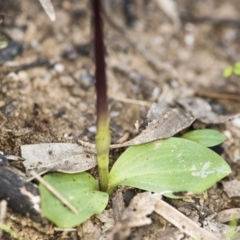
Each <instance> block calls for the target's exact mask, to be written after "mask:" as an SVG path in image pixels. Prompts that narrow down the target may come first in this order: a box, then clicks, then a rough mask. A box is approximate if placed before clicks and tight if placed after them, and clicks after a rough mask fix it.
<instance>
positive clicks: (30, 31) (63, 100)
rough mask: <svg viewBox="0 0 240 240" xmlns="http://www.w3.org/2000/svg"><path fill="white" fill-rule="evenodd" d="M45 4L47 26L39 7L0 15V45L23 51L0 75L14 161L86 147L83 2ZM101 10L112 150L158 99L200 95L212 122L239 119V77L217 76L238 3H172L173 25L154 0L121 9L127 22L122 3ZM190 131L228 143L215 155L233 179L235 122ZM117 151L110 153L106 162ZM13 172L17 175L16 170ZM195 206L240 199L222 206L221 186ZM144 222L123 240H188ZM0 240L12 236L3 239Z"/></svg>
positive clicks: (34, 231)
mask: <svg viewBox="0 0 240 240" xmlns="http://www.w3.org/2000/svg"><path fill="white" fill-rule="evenodd" d="M5 2H7V1H5ZM52 2H53V5H54V8H55V11H56V21H55V22H51V21H50V19H49V18H48V17H47V15H46V14H45V12H44V10H43V9H42V7H41V5H40V3H38V1H20V2H18V1H11V3H8V2H7V3H4V4H2V3H1V5H0V9H2V12H3V13H4V14H5V19H4V22H3V23H2V24H1V25H0V34H1V35H0V36H1V38H2V39H3V38H6V39H7V38H10V39H11V41H14V42H17V43H19V44H20V46H22V51H21V47H19V45H18V48H17V49H18V51H17V54H16V56H15V57H14V58H11V59H8V60H6V61H5V62H4V64H3V65H2V66H0V86H1V88H0V111H1V113H2V115H3V116H2V117H1V115H0V150H1V151H4V152H9V153H12V154H14V155H16V156H21V152H20V146H21V145H24V144H36V143H50V142H51V143H52V142H75V141H76V140H77V139H82V140H85V141H90V142H94V137H95V133H96V127H95V122H96V115H95V100H96V98H95V88H94V61H93V51H92V34H91V11H90V5H89V3H88V2H89V1H76V0H72V1H67V0H63V1H52ZM105 2H106V6H107V9H108V11H107V15H108V17H105V18H104V22H105V25H104V26H105V45H106V53H107V57H106V62H107V77H108V95H109V106H110V108H109V109H110V116H111V134H112V143H117V141H118V140H119V139H121V138H122V137H123V136H127V137H126V139H125V141H126V140H129V139H131V138H132V137H134V136H136V134H137V130H136V129H135V126H134V123H135V122H136V121H137V120H138V121H140V122H142V121H143V120H144V118H145V117H146V114H147V111H148V109H149V106H150V105H151V103H153V102H154V101H157V100H159V99H160V100H165V101H168V102H171V104H174V100H176V99H178V98H181V97H182V96H186V95H188V94H191V95H193V96H199V95H201V96H202V97H203V98H204V99H205V100H208V101H209V103H211V105H212V107H213V108H214V109H215V110H216V112H217V113H218V114H227V113H237V112H238V111H239V101H240V95H239V76H236V75H233V76H231V77H230V78H224V77H223V75H222V72H223V70H224V69H225V67H227V66H229V65H232V64H234V63H235V62H236V61H239V53H240V42H239V39H240V30H239V26H240V18H239V11H240V5H239V1H238V0H229V1H223V0H219V1H213V0H206V1H199V0H195V1H190V0H176V1H175V2H176V4H177V11H178V14H179V16H180V26H177V24H176V23H175V24H174V23H173V22H172V20H171V18H170V17H169V16H168V15H167V14H165V13H164V12H163V11H162V9H160V8H159V7H158V5H157V1H129V2H130V3H131V4H133V6H134V7H133V9H132V11H130V12H129V13H128V14H126V12H124V11H123V7H122V2H123V1H120V0H115V1H107V0H106V1H105ZM116 22H117V24H118V25H119V26H120V27H116V26H115V25H114V24H115V23H116ZM8 40H9V39H8ZM143 48H144V50H141V49H143ZM1 51H2V50H1ZM1 51H0V54H1ZM147 56H150V58H148V57H147ZM212 93H215V94H212ZM129 99H132V100H135V101H134V102H132V101H130V100H129ZM197 127H201V128H203V127H211V128H214V129H218V130H220V131H221V132H224V133H225V134H228V139H227V141H226V142H225V143H224V144H223V145H222V146H220V147H219V148H218V152H219V153H220V154H221V155H222V156H223V157H224V158H225V159H226V161H228V163H229V164H230V166H231V168H232V173H231V175H230V176H229V177H227V178H226V179H224V180H223V181H230V180H234V179H236V180H239V179H240V177H239V176H240V175H239V172H240V153H239V136H240V135H239V134H240V126H239V122H237V121H234V122H228V123H226V124H220V125H213V124H209V125H206V124H205V125H204V124H200V123H195V124H194V125H193V126H192V128H197ZM120 151H121V150H114V151H112V152H111V157H112V161H114V159H116V157H117V156H118V155H119V154H120ZM11 164H12V165H14V164H15V163H11ZM15 166H16V164H15ZM16 167H17V168H20V169H21V170H23V171H24V168H23V166H22V165H21V164H20V165H17V166H16ZM199 201H200V200H199V198H195V199H193V200H192V202H191V204H190V203H188V204H186V203H185V205H184V204H182V205H181V204H180V203H183V202H184V201H180V200H177V201H172V204H173V205H174V206H175V207H176V208H178V209H179V210H180V211H181V210H182V211H183V212H184V211H185V212H184V213H185V214H189V216H191V217H192V218H194V216H193V215H194V211H190V210H189V209H192V208H194V206H195V204H196V205H198V204H199ZM201 201H204V206H205V207H206V211H210V212H211V213H213V212H215V213H217V212H219V211H221V210H223V209H226V208H230V207H240V197H233V198H230V197H228V196H227V194H226V193H225V192H224V191H223V186H222V184H221V183H219V184H216V185H215V186H214V187H213V188H211V189H209V190H208V191H207V193H206V194H205V195H204V197H201ZM195 214H196V215H197V213H196V212H195ZM196 215H195V217H196V218H197V221H199V222H200V218H199V216H198V217H197V216H196ZM151 218H152V220H153V224H151V225H149V226H144V227H140V228H137V229H135V230H134V231H133V233H132V236H131V237H130V238H129V239H190V238H188V237H187V236H185V235H181V234H182V233H179V232H177V228H175V227H173V226H172V225H171V224H170V223H167V222H166V221H165V220H164V219H163V218H161V217H159V216H158V215H156V214H153V215H152V216H151ZM93 222H94V221H93ZM6 224H7V225H8V226H10V227H11V228H12V229H13V230H15V231H17V232H18V233H19V235H20V236H21V238H22V239H32V240H33V239H87V238H86V237H85V238H84V237H83V235H82V233H81V231H80V228H77V231H76V230H73V231H58V230H56V229H54V226H53V225H52V224H50V223H49V224H47V225H46V226H40V225H39V224H36V223H34V222H33V221H31V220H29V219H26V218H23V217H22V216H20V215H18V214H16V213H14V212H12V211H11V209H9V210H8V215H7V220H6ZM2 239H12V237H11V236H10V235H9V234H7V233H4V234H3V236H2ZM88 239H91V238H88ZM92 239H93V238H92Z"/></svg>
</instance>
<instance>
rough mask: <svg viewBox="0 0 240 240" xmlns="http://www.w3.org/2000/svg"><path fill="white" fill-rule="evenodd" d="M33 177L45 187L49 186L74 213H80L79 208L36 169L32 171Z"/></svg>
mask: <svg viewBox="0 0 240 240" xmlns="http://www.w3.org/2000/svg"><path fill="white" fill-rule="evenodd" d="M30 173H31V175H32V176H33V177H35V178H36V179H37V180H38V181H39V182H40V183H41V184H42V185H43V186H44V187H45V188H47V189H48V190H49V191H50V192H51V193H52V194H53V195H54V196H55V197H57V198H58V199H59V200H60V201H61V202H62V203H63V204H64V205H66V206H67V207H68V208H69V209H70V210H71V211H72V212H73V213H75V214H76V215H78V210H77V209H76V208H75V207H74V206H73V205H72V204H71V203H70V202H69V201H68V200H67V199H66V198H65V197H63V196H62V195H61V194H60V193H59V192H58V191H57V190H56V189H55V188H53V187H52V186H51V185H50V184H49V183H48V182H47V181H45V180H44V179H43V178H42V177H41V176H40V175H39V174H37V173H36V172H34V171H31V172H30Z"/></svg>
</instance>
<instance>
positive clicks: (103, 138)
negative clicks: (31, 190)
mask: <svg viewBox="0 0 240 240" xmlns="http://www.w3.org/2000/svg"><path fill="white" fill-rule="evenodd" d="M92 9H93V24H94V53H95V66H96V70H95V71H96V72H95V78H96V93H97V104H96V107H97V135H96V148H97V159H98V171H99V179H100V189H101V190H102V191H106V190H107V187H108V173H109V170H108V165H109V145H110V131H109V114H108V104H107V80H106V64H105V59H104V53H105V49H104V39H103V23H102V18H101V9H102V1H101V0H92Z"/></svg>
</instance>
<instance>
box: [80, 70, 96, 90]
mask: <svg viewBox="0 0 240 240" xmlns="http://www.w3.org/2000/svg"><path fill="white" fill-rule="evenodd" d="M94 81H95V79H94V76H93V75H92V74H91V73H89V72H88V71H85V72H83V73H82V74H81V75H80V84H81V86H82V88H84V89H85V90H86V89H89V88H90V87H91V86H93V85H94Z"/></svg>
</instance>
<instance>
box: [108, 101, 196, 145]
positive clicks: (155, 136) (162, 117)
mask: <svg viewBox="0 0 240 240" xmlns="http://www.w3.org/2000/svg"><path fill="white" fill-rule="evenodd" d="M147 119H148V124H147V126H146V129H144V130H143V131H141V133H140V134H139V135H138V136H137V137H135V138H133V139H131V140H130V141H127V142H125V143H122V144H113V145H111V146H110V147H111V148H120V147H127V146H131V145H138V144H143V143H147V142H152V141H155V140H159V139H165V138H169V137H172V136H173V135H175V134H176V133H178V132H180V131H181V130H183V129H185V128H187V127H189V126H190V125H191V124H192V123H193V121H194V120H195V118H194V117H193V116H192V115H191V114H190V113H188V112H186V111H184V110H182V109H181V108H170V107H169V106H167V104H166V103H153V104H152V106H151V108H150V110H149V112H148V114H147Z"/></svg>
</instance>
